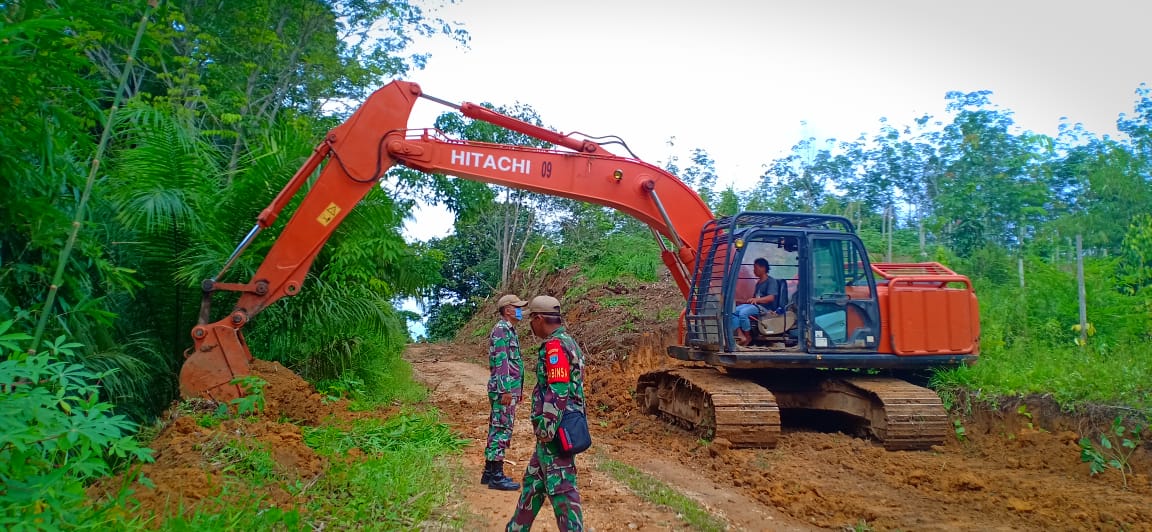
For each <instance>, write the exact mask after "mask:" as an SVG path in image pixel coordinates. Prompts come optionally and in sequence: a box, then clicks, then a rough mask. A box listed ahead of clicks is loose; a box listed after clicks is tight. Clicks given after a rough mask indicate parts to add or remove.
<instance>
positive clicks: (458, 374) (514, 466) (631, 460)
mask: <svg viewBox="0 0 1152 532" xmlns="http://www.w3.org/2000/svg"><path fill="white" fill-rule="evenodd" d="M467 355H475V353H461V352H460V350H459V349H456V348H453V347H448V346H443V345H430V344H415V345H412V346H410V347H409V349H408V351H407V353H406V358H407V359H408V360H409V361H411V362H412V365H413V368H414V372H415V374H416V378H417V379H418V380H420V381H422V382H424V383H425V384H426V385H427V386H428V388H429V389H430V390H431V392H432V393H431V399H432V401H433V403H434V404H435V405H436V406H437V407H438V408H439V409H440V410H441V411H443V412H444V414H445V415H446V417H447V421H448V422H449V423H450V424H451V425H452V426H453V427H454V428H455V429H456V430H457V431H459V432H460V433H461V434H463V435H464V436H466V437H468V438H470V439H472V440H473V444H472V445H470V446H469V447H468V449H467V451H465V456H464V458H463V460H464V467H465V468H466V469H467V470H468V471H469V472H474V473H475V474H474V475H471V476H470V477H468V483H467V484H466V485H464V486H461V487H460V491H461V493H462V495H463V496H464V498H465V501H466V503H467V506H468V509H467V512H468V513H470V514H471V518H472V519H473V520H474V521H473V522H471V523H469V525H471V526H470V527H469V529H475V530H490V531H497V530H504V525H505V524H506V523H507V522H508V519H509V518H510V517H511V515H512V510H513V508H515V506H516V499H517V497H518V496H519V492H503V491H496V490H490V489H488V488H487V487H485V486H483V485H481V484H480V483H479V476H480V471H481V470H483V467H484V457H483V454H484V451H483V446H484V439H485V437H486V435H487V431H488V410H487V409H488V406H487V401H488V399H487V397H488V396H487V391H486V388H485V386H486V385H487V382H488V370H487V368H486V367H481V366H480V365H478V364H476V363H474V362H470V361H467V360H466V358H468V357H467ZM528 408H529V406H528V405H522V406H521V407H520V409H519V410H518V412H517V414H518V415H517V420H516V427H515V429H514V434H513V438H512V443H511V446H510V448H509V450H508V453H507V458H506V459H507V463H506V466H505V470H506V472H507V473H508V474H509V476H512V477H513V478H516V479H517V480H519V479H520V478H521V477H522V476H523V473H524V467H525V466H526V465H527V463H528V459H529V458H530V457H531V455H532V445H533V443H532V442H533V436H532V429H531V428H530V426H529V424H528V420H527V418H528V414H527V412H528ZM596 429H602V427H594V432H593V435H594V436H593V437H594V438H595V445H594V446H593V449H591V450H589V451H588V453H586V454H584V455H581V457H580V458H579V459H578V460H579V462H578V463H577V465H578V467H579V474H580V492H581V496H582V497H583V499H584V509H585V524H586V525H587V526H588V528H589V529H591V530H597V531H609V530H687V529H689V528H688V527H687V526H686V524H685V523H684V521H683V520H682V519H680V518H678V517H677V515H676V513H675V512H673V511H671V510H669V509H667V508H663V507H659V506H656V505H654V504H652V503H649V502H646V501H644V500H642V499H640V498H639V497H637V496H636V495H635V494H633V493H632V492H631V491H630V490H629V489H628V488H627V487H626V486H625V485H623V484H621V483H620V482H617V481H616V480H614V479H613V478H611V477H610V476H609V475H607V474H606V473H604V472H603V471H601V470H599V469H597V468H596V467H595V464H596V463H597V461H599V460H603V459H605V458H610V459H613V460H620V461H623V462H625V463H628V464H630V465H633V466H634V467H638V468H641V469H643V470H644V471H645V472H647V473H648V474H649V475H651V476H653V477H655V478H658V479H660V480H661V481H663V482H665V483H666V484H668V485H669V486H671V487H673V488H674V489H676V490H677V491H679V492H680V493H682V494H684V495H687V496H689V497H691V498H692V499H694V500H696V501H697V502H698V503H700V504H701V505H702V506H704V507H705V508H706V509H708V510H709V511H710V512H711V513H712V514H713V515H715V516H717V517H719V518H721V519H723V520H724V521H726V522H727V523H729V524H730V526H731V527H732V528H734V529H739V530H761V529H764V526H766V525H765V523H767V524H769V525H771V526H769V527H768V528H769V529H772V530H812V529H814V527H811V526H804V525H803V524H802V523H800V522H798V521H797V522H794V521H793V520H790V519H789V518H787V517H785V516H784V515H783V514H781V513H780V512H777V511H775V510H773V509H771V508H770V507H765V506H764V505H762V504H760V503H757V502H756V501H754V500H752V499H749V498H748V497H746V496H744V495H743V494H741V493H740V492H739V491H738V490H734V489H732V488H731V486H726V485H724V484H722V483H718V482H715V481H712V480H711V479H709V478H707V477H702V476H700V475H698V474H696V473H695V472H694V471H693V470H692V469H691V468H689V467H686V466H685V465H684V464H682V463H680V462H679V461H678V460H676V459H675V457H670V456H668V455H667V454H666V453H665V452H664V450H663V449H660V448H659V447H653V448H648V449H644V448H642V447H641V446H638V445H636V444H635V443H632V442H627V441H621V440H619V439H617V438H613V437H611V436H610V435H607V434H605V433H604V431H603V430H596ZM641 457H643V460H641ZM471 477H476V478H475V479H473V478H471ZM533 530H542V531H548V530H551V531H555V530H556V522H555V521H554V520H553V518H552V514H551V509H550V507H549V506H548V505H547V504H545V507H544V508H543V509H542V510H541V511H540V516H539V517H538V518H537V521H536V524H535V526H534V527H533Z"/></svg>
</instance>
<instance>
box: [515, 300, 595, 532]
mask: <svg viewBox="0 0 1152 532" xmlns="http://www.w3.org/2000/svg"><path fill="white" fill-rule="evenodd" d="M528 311H529V312H530V314H531V317H530V323H531V325H532V333H533V334H535V335H536V336H537V337H538V338H542V339H544V343H543V344H541V345H540V350H539V353H538V355H537V357H538V358H537V365H536V387H535V388H533V389H532V430H533V432H535V434H536V452H534V453H532V459H531V460H530V461H529V462H528V469H527V471H525V473H524V491H523V492H521V493H520V501H519V502H518V503H517V504H516V513H515V514H514V515H513V516H512V520H511V521H509V522H508V527H507V530H508V531H509V532H512V531H519V530H530V529H531V528H532V521H534V520H535V519H536V514H537V513H538V512H539V511H540V507H541V506H543V505H544V496H545V495H547V496H548V498H549V499H551V501H552V510H553V512H554V513H555V514H556V526H557V527H559V529H560V530H561V531H562V532H563V531H569V530H571V531H581V530H584V515H583V512H582V510H581V509H580V492H579V491H577V489H576V457H575V456H571V455H565V454H563V453H561V452H560V451H559V442H558V441H556V431H557V429H558V428H559V427H560V416H561V414H562V413H563V412H564V411H566V410H574V411H579V412H585V410H584V353H583V352H581V351H580V346H579V345H576V341H575V340H573V339H572V337H571V336H569V335H568V332H567V331H566V330H565V328H564V322H563V321H562V320H561V318H560V302H559V301H557V300H556V298H553V297H549V296H537V297H535V298H533V299H532V302H531V303H529V304H528Z"/></svg>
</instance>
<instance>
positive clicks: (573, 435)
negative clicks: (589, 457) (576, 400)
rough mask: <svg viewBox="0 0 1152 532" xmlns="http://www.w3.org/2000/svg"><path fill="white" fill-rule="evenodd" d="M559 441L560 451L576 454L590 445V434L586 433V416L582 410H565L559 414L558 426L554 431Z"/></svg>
mask: <svg viewBox="0 0 1152 532" xmlns="http://www.w3.org/2000/svg"><path fill="white" fill-rule="evenodd" d="M556 439H557V440H558V441H559V442H560V452H562V453H564V454H566V455H576V454H580V453H582V452H584V451H587V450H588V448H589V447H591V446H592V435H591V434H589V433H588V418H586V417H585V416H584V413H583V412H578V411H576V410H565V411H564V414H563V415H561V416H560V428H559V430H557V431H556Z"/></svg>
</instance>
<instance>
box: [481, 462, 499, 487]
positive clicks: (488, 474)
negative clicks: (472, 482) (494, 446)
mask: <svg viewBox="0 0 1152 532" xmlns="http://www.w3.org/2000/svg"><path fill="white" fill-rule="evenodd" d="M495 463H496V462H493V461H491V460H485V461H484V474H482V475H480V483H481V484H484V485H485V486H487V485H488V483H489V482H491V481H492V464H495Z"/></svg>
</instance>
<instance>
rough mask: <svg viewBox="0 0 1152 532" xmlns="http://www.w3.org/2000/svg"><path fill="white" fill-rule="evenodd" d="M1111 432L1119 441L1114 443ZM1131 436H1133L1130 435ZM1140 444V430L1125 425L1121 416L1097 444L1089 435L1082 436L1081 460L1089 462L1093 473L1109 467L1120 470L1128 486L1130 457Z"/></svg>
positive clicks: (1125, 484)
mask: <svg viewBox="0 0 1152 532" xmlns="http://www.w3.org/2000/svg"><path fill="white" fill-rule="evenodd" d="M1109 434H1111V435H1112V436H1113V437H1115V438H1116V441H1117V442H1118V443H1116V444H1113V443H1112V439H1111V438H1109V437H1108V436H1109ZM1129 436H1131V437H1129ZM1139 445H1140V430H1139V429H1137V428H1136V427H1133V428H1128V427H1125V426H1124V422H1123V420H1122V419H1121V418H1119V417H1117V418H1116V419H1114V420H1112V428H1111V430H1110V431H1108V432H1106V433H1104V434H1101V435H1100V443H1099V445H1097V444H1096V443H1094V442H1093V441H1092V440H1091V439H1089V438H1088V437H1083V438H1080V461H1081V462H1087V463H1088V467H1089V469H1090V471H1091V472H1092V475H1097V474H1100V473H1103V472H1105V471H1107V470H1108V469H1109V468H1112V469H1115V470H1117V471H1119V472H1120V479H1121V481H1122V482H1123V483H1124V487H1125V488H1127V487H1128V475H1129V474H1131V473H1132V465H1131V464H1130V463H1129V459H1130V458H1131V457H1132V453H1134V452H1136V447H1138V446H1139Z"/></svg>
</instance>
